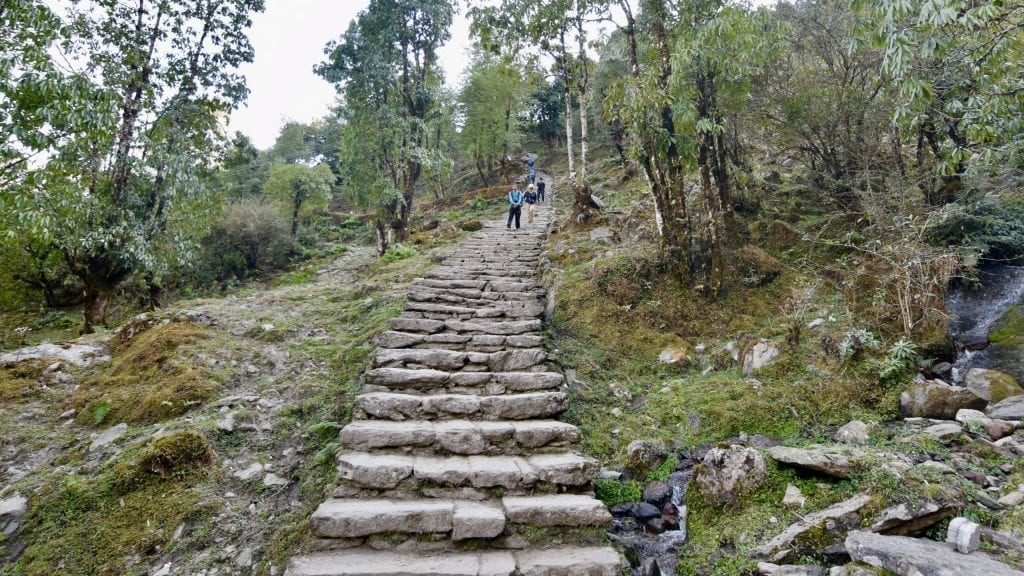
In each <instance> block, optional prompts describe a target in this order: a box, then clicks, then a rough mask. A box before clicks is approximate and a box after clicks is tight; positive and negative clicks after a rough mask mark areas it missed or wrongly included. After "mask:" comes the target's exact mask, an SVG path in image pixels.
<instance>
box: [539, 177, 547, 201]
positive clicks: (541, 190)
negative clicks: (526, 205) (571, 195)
mask: <svg viewBox="0 0 1024 576" xmlns="http://www.w3.org/2000/svg"><path fill="white" fill-rule="evenodd" d="M545 187H547V184H545V183H544V177H543V176H542V177H541V179H540V182H537V201H538V202H543V201H544V188H545Z"/></svg>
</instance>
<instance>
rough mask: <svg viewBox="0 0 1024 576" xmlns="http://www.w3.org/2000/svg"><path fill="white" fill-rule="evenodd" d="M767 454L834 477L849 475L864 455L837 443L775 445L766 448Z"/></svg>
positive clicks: (780, 460)
mask: <svg viewBox="0 0 1024 576" xmlns="http://www.w3.org/2000/svg"><path fill="white" fill-rule="evenodd" d="M768 454H769V455H770V456H771V457H772V458H774V459H775V460H776V461H777V462H782V463H784V464H790V465H793V466H796V467H798V468H807V469H808V470H814V471H815V472H821V473H823V474H828V475H829V476H835V477H836V478H847V477H849V475H850V473H851V472H853V471H854V469H855V468H857V467H858V466H859V465H860V464H861V462H863V460H864V457H865V454H864V451H863V450H860V449H859V448H854V447H852V446H845V445H838V444H837V445H828V446H823V445H817V444H815V445H811V446H807V447H806V448H790V447H788V446H775V447H772V448H769V449H768Z"/></svg>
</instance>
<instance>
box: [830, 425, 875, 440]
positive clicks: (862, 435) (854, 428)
mask: <svg viewBox="0 0 1024 576" xmlns="http://www.w3.org/2000/svg"><path fill="white" fill-rule="evenodd" d="M832 439H833V440H835V441H836V442H839V443H840V444H854V445H856V446H863V445H864V444H867V443H868V425H867V424H865V423H863V422H861V421H860V420H854V421H852V422H849V423H847V424H844V425H843V426H842V427H840V428H839V430H836V433H835V435H833V436H832Z"/></svg>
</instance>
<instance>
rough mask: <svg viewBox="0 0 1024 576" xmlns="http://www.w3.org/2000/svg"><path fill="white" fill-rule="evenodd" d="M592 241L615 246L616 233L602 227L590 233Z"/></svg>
mask: <svg viewBox="0 0 1024 576" xmlns="http://www.w3.org/2000/svg"><path fill="white" fill-rule="evenodd" d="M590 240H591V241H592V242H596V243H599V244H614V243H615V233H614V232H612V231H611V230H610V229H608V228H606V227H604V226H601V227H598V228H594V229H593V230H591V231H590Z"/></svg>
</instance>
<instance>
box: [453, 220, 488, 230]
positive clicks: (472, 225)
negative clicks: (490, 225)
mask: <svg viewBox="0 0 1024 576" xmlns="http://www.w3.org/2000/svg"><path fill="white" fill-rule="evenodd" d="M457 226H458V227H459V228H460V229H462V230H465V231H466V232H476V231H477V230H483V227H484V223H483V222H481V221H479V220H463V221H461V222H459V223H458V224H457Z"/></svg>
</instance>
